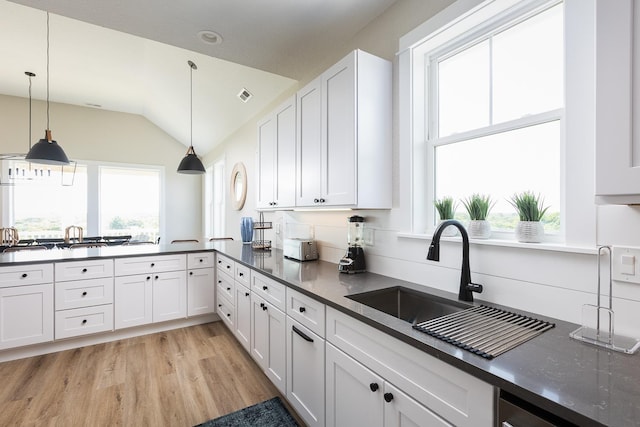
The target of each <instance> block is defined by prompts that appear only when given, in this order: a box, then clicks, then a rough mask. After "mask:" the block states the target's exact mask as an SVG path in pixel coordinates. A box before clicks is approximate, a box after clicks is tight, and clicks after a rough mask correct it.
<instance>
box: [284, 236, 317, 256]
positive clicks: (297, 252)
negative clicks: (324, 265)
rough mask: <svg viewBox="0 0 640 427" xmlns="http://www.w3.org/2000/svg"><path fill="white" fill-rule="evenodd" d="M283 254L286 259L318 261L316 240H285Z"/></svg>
mask: <svg viewBox="0 0 640 427" xmlns="http://www.w3.org/2000/svg"><path fill="white" fill-rule="evenodd" d="M282 252H284V256H285V257H286V258H291V259H295V260H298V261H312V260H315V259H318V247H317V246H316V242H315V241H314V240H302V239H284V241H283V242H282Z"/></svg>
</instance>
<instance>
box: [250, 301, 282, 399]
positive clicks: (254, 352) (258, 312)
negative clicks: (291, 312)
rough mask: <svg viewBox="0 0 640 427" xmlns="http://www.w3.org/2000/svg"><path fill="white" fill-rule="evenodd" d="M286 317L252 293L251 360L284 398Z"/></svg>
mask: <svg viewBox="0 0 640 427" xmlns="http://www.w3.org/2000/svg"><path fill="white" fill-rule="evenodd" d="M285 328H286V321H285V314H284V313H283V312H282V311H280V310H278V309H277V308H276V307H274V306H273V305H272V304H270V303H268V302H267V301H266V300H265V299H264V298H262V297H260V296H258V295H257V294H256V293H251V356H252V357H253V359H254V360H255V361H256V362H257V363H258V365H260V367H261V368H262V370H263V371H264V372H265V374H266V375H267V377H269V379H270V380H271V382H272V383H273V384H274V385H275V386H276V387H277V388H278V390H280V392H281V393H282V394H284V395H286V385H287V384H286V356H287V354H286V332H285Z"/></svg>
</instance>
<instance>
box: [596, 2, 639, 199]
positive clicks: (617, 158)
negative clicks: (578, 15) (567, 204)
mask: <svg viewBox="0 0 640 427" xmlns="http://www.w3.org/2000/svg"><path fill="white" fill-rule="evenodd" d="M636 3H638V2H637V1H634V0H619V1H615V2H610V1H602V0H599V1H597V2H596V32H595V33H596V76H595V78H596V89H595V90H596V102H595V105H596V111H595V120H596V122H595V132H596V155H595V160H596V183H595V187H596V188H595V190H596V191H595V193H596V201H597V202H598V203H603V204H605V203H606V204H639V203H640V167H639V166H640V132H639V130H640V127H639V125H638V124H639V123H640V121H639V119H640V112H639V109H640V87H639V85H640V46H639V45H638V43H637V41H640V10H639V9H640V4H636Z"/></svg>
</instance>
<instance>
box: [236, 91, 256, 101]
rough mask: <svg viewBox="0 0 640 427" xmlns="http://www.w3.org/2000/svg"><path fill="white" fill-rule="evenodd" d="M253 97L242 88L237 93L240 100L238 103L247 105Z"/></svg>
mask: <svg viewBox="0 0 640 427" xmlns="http://www.w3.org/2000/svg"><path fill="white" fill-rule="evenodd" d="M252 97H253V95H252V94H251V92H249V91H248V90H247V89H245V88H242V90H241V91H240V92H239V93H238V98H240V101H242V102H244V103H247V102H249V100H250V99H251V98H252Z"/></svg>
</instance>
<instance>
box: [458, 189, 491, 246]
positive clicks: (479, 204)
mask: <svg viewBox="0 0 640 427" xmlns="http://www.w3.org/2000/svg"><path fill="white" fill-rule="evenodd" d="M462 204H463V205H464V207H465V209H466V210H467V213H468V214H469V218H470V221H469V227H468V231H469V237H471V238H472V239H488V238H489V237H490V236H491V223H489V221H487V215H489V211H490V210H491V208H493V205H494V204H495V202H493V201H492V200H491V196H489V195H484V194H477V193H474V194H472V195H471V197H469V198H467V199H463V200H462Z"/></svg>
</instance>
